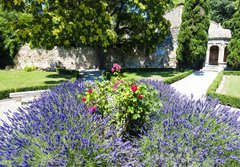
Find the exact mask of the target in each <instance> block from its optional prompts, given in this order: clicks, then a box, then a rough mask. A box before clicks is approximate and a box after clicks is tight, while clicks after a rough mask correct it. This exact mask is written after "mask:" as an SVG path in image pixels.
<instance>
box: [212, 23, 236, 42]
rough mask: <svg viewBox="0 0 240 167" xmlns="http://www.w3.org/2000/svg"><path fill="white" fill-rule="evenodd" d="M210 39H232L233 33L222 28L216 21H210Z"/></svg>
mask: <svg viewBox="0 0 240 167" xmlns="http://www.w3.org/2000/svg"><path fill="white" fill-rule="evenodd" d="M208 38H209V39H230V38H231V31H230V30H229V29H224V28H222V26H221V25H220V24H218V23H216V22H214V21H210V26H209V29H208Z"/></svg>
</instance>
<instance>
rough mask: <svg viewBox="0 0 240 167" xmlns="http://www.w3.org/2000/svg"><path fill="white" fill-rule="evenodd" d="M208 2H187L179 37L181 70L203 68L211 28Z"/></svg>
mask: <svg viewBox="0 0 240 167" xmlns="http://www.w3.org/2000/svg"><path fill="white" fill-rule="evenodd" d="M209 24H210V20H209V3H208V0H186V1H185V5H184V8H183V14H182V23H181V26H180V31H179V35H178V48H177V60H178V67H179V68H195V69H196V68H201V67H202V65H203V62H204V58H205V55H206V51H207V43H208V28H209Z"/></svg>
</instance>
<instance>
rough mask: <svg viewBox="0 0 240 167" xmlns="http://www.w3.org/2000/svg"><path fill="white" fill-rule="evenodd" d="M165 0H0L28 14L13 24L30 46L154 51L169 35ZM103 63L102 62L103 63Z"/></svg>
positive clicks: (20, 36)
mask: <svg viewBox="0 0 240 167" xmlns="http://www.w3.org/2000/svg"><path fill="white" fill-rule="evenodd" d="M167 2H168V0H161V1H159V0H129V1H123V0H108V1H106V0H100V1H99V0H81V1H79V0H65V1H60V0H55V1H50V0H31V1H27V2H26V1H25V0H0V4H2V5H3V6H4V8H5V9H8V10H12V9H15V10H19V11H24V12H26V13H29V14H31V15H32V16H33V17H32V20H31V21H30V22H29V23H30V24H27V25H24V26H23V25H22V23H21V22H18V23H17V24H16V26H15V29H16V30H17V31H16V32H17V35H18V36H19V38H20V39H21V40H22V41H24V42H28V43H29V44H30V46H31V47H42V48H46V49H51V48H53V47H54V46H64V47H71V46H74V47H76V46H84V45H88V46H94V47H95V48H96V51H97V53H99V57H100V60H103V58H102V56H103V49H104V48H107V47H110V46H111V47H112V46H117V47H120V46H121V47H124V48H133V47H138V48H144V49H145V50H146V51H149V52H151V51H153V49H155V47H156V45H157V44H158V43H160V42H161V40H162V39H163V38H164V37H165V36H166V35H167V34H168V32H169V27H170V24H169V22H168V21H166V20H165V19H164V17H163V15H164V13H165V11H166V9H167ZM102 65H103V62H102Z"/></svg>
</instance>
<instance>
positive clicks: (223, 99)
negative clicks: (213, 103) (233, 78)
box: [207, 71, 240, 108]
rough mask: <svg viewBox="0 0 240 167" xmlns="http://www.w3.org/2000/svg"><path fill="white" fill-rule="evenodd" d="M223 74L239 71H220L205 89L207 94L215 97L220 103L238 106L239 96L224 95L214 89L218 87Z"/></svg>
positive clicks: (237, 72)
mask: <svg viewBox="0 0 240 167" xmlns="http://www.w3.org/2000/svg"><path fill="white" fill-rule="evenodd" d="M223 75H238V76H239V75H240V71H222V72H220V73H219V74H218V75H217V77H216V78H215V80H214V81H213V82H212V84H211V85H210V86H209V88H208V90H207V96H210V97H213V98H217V99H218V100H219V101H220V103H221V104H223V105H227V106H231V107H235V108H240V98H237V97H233V96H229V95H224V94H220V93H217V92H216V90H217V88H218V87H219V85H220V83H221V81H222V78H223Z"/></svg>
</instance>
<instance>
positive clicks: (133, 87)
mask: <svg viewBox="0 0 240 167" xmlns="http://www.w3.org/2000/svg"><path fill="white" fill-rule="evenodd" d="M131 89H132V91H133V92H136V91H137V89H138V87H137V85H136V84H134V85H133V86H132V88H131Z"/></svg>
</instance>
